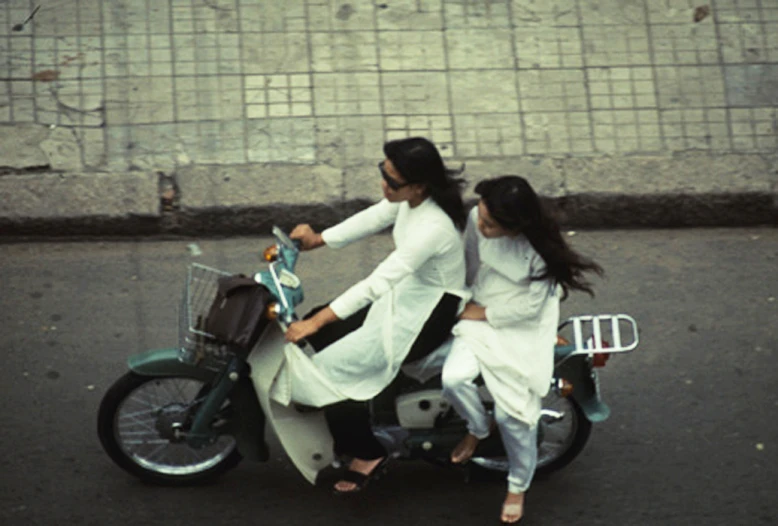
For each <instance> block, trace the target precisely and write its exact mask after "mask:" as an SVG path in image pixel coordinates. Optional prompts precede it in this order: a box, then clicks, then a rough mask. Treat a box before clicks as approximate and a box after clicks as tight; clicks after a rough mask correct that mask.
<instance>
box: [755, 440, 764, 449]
mask: <svg viewBox="0 0 778 526" xmlns="http://www.w3.org/2000/svg"><path fill="white" fill-rule="evenodd" d="M756 450H757V451H764V444H762V443H761V442H760V443H758V444H757V445H756Z"/></svg>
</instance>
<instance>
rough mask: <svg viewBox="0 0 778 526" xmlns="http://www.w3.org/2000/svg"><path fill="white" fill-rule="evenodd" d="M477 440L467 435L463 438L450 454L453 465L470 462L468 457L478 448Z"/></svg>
mask: <svg viewBox="0 0 778 526" xmlns="http://www.w3.org/2000/svg"><path fill="white" fill-rule="evenodd" d="M478 442H480V440H478V439H477V438H476V437H475V436H473V435H471V434H470V433H468V434H467V435H465V438H463V439H462V440H460V441H459V444H457V446H456V447H455V448H454V451H452V452H451V462H453V463H454V464H461V463H463V462H467V461H468V460H470V457H472V456H473V453H475V448H477V447H478Z"/></svg>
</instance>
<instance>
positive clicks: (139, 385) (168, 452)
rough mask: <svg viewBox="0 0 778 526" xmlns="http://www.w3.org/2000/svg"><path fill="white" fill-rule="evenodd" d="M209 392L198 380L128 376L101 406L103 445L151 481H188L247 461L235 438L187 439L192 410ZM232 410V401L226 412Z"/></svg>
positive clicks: (122, 464) (123, 464) (201, 479)
mask: <svg viewBox="0 0 778 526" xmlns="http://www.w3.org/2000/svg"><path fill="white" fill-rule="evenodd" d="M206 392H207V386H206V384H205V383H204V382H203V381H202V380H199V379H195V378H182V377H156V376H142V375H138V374H135V373H132V372H130V373H127V374H125V375H124V376H122V377H121V378H120V379H119V380H118V381H117V382H116V383H115V384H114V385H113V386H112V387H111V388H110V389H109V390H108V392H107V393H106V394H105V397H104V398H103V401H102V403H101V404H100V410H99V413H98V423H97V429H98V434H99V436H100V442H101V443H102V445H103V448H104V449H105V451H106V452H107V453H108V455H109V456H110V457H111V459H112V460H113V461H114V462H116V464H118V465H119V466H120V467H122V468H123V469H125V470H126V471H128V472H130V473H131V474H133V475H135V476H137V477H140V478H141V479H143V480H145V481H147V482H152V483H156V484H164V485H187V484H196V483H201V482H205V481H207V480H210V479H213V478H215V477H217V476H218V475H220V474H222V473H224V472H225V471H227V470H229V469H231V468H233V467H235V466H236V465H237V464H238V462H240V461H241V455H240V453H239V452H238V450H237V448H236V442H235V439H234V438H233V437H232V436H229V435H226V434H225V435H219V436H218V437H216V438H215V439H214V440H212V441H210V442H209V443H208V444H206V445H204V446H203V447H200V448H196V449H195V448H193V447H191V446H189V445H188V444H187V443H186V440H185V436H186V432H187V431H188V429H189V426H190V425H191V419H192V417H193V411H192V409H193V408H194V407H196V406H197V405H198V404H199V403H200V402H201V401H202V400H203V397H204V396H205V394H206ZM228 412H229V402H227V403H226V404H225V407H223V408H222V411H221V413H220V414H221V415H222V417H226V415H228ZM224 423H226V422H225V421H221V422H220V421H216V422H214V423H213V424H212V425H213V426H219V425H220V424H224Z"/></svg>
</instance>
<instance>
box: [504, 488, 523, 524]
mask: <svg viewBox="0 0 778 526" xmlns="http://www.w3.org/2000/svg"><path fill="white" fill-rule="evenodd" d="M523 516H524V493H511V492H510V491H509V492H508V494H507V495H506V496H505V502H503V503H502V513H501V515H500V520H501V521H502V522H503V523H504V524H515V523H517V522H519V521H520V520H521V518H522V517H523Z"/></svg>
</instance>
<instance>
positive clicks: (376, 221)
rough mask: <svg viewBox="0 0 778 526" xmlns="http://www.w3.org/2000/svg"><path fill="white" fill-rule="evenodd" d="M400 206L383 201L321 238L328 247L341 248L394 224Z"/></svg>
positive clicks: (327, 231)
mask: <svg viewBox="0 0 778 526" xmlns="http://www.w3.org/2000/svg"><path fill="white" fill-rule="evenodd" d="M399 207H400V205H399V204H398V203H390V202H389V201H387V200H386V199H382V200H381V201H379V202H377V203H376V204H374V205H373V206H371V207H368V208H366V209H364V210H362V211H361V212H357V213H356V214H354V215H353V216H351V217H349V218H348V219H346V220H345V221H341V222H340V223H338V224H337V225H335V226H333V227H330V228H328V229H326V230H325V231H324V232H322V233H321V237H322V239H323V240H324V242H325V243H326V244H327V246H328V247H332V248H341V247H345V246H346V245H348V244H349V243H352V242H354V241H357V240H360V239H362V238H363V237H367V236H369V235H371V234H377V233H378V232H380V231H381V230H383V229H385V228H386V227H388V226H391V225H393V224H394V222H395V220H396V219H397V212H398V211H399Z"/></svg>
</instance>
